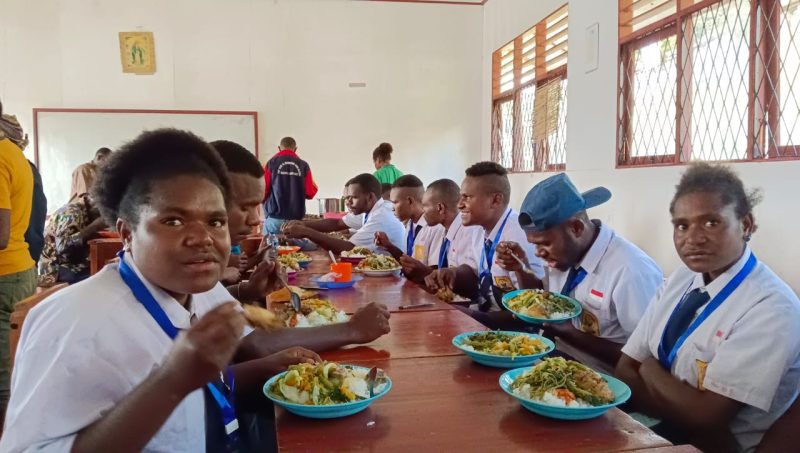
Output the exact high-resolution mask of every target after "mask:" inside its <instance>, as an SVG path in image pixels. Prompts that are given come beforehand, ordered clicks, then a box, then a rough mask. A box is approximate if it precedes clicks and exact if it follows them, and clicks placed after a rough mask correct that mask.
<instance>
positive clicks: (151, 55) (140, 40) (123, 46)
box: [119, 31, 156, 74]
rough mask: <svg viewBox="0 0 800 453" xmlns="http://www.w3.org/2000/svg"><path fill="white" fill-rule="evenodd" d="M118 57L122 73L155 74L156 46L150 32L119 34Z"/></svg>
mask: <svg viewBox="0 0 800 453" xmlns="http://www.w3.org/2000/svg"><path fill="white" fill-rule="evenodd" d="M119 56H120V61H121V62H122V72H124V73H131V74H153V73H155V72H156V45H155V40H154V39H153V33H152V32H144V31H137V32H120V33H119Z"/></svg>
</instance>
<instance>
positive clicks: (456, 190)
mask: <svg viewBox="0 0 800 453" xmlns="http://www.w3.org/2000/svg"><path fill="white" fill-rule="evenodd" d="M428 190H430V191H431V192H433V193H435V194H436V199H437V200H439V201H440V203H442V204H444V205H445V206H447V207H448V208H451V209H455V208H456V206H458V200H459V199H460V198H461V188H460V187H458V183H456V182H455V181H453V180H452V179H437V180H436V181H434V182H432V183H430V184H429V185H428Z"/></svg>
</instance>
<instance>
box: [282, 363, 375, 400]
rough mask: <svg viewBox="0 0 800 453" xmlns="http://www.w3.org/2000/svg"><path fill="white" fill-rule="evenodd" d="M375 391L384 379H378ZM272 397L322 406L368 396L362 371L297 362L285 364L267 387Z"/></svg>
mask: <svg viewBox="0 0 800 453" xmlns="http://www.w3.org/2000/svg"><path fill="white" fill-rule="evenodd" d="M375 387H376V393H378V392H380V391H382V390H383V388H384V387H385V382H384V383H381V382H380V381H378V383H377V384H376V386H375ZM269 393H270V395H272V396H273V397H275V398H277V399H279V400H283V401H286V402H289V403H293V404H304V405H310V406H324V405H332V404H343V403H350V402H353V401H361V400H366V399H368V398H369V388H368V386H367V380H366V371H364V370H360V369H353V368H350V367H348V366H345V365H340V364H337V363H334V362H327V361H324V362H319V363H315V364H310V363H301V364H298V365H291V366H289V369H288V371H287V372H286V374H284V375H283V376H281V377H280V378H279V379H277V380H276V381H275V382H274V383H273V384H272V386H270V388H269Z"/></svg>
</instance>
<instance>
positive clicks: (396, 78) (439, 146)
mask: <svg viewBox="0 0 800 453" xmlns="http://www.w3.org/2000/svg"><path fill="white" fill-rule="evenodd" d="M0 15H2V24H3V25H2V27H0V62H2V64H0V98H2V99H3V101H4V104H5V110H6V111H7V112H9V113H16V114H18V115H19V116H20V118H21V121H22V123H23V125H24V126H25V127H26V128H27V129H28V130H29V131H30V130H31V129H32V128H31V123H32V118H31V109H32V108H34V107H86V108H93V107H96V108H163V109H209V110H256V111H258V112H259V116H260V124H259V132H260V141H261V159H262V160H263V161H265V160H266V159H267V158H268V157H269V155H271V154H272V153H274V151H275V147H276V146H277V143H278V141H279V140H280V138H281V137H282V136H284V135H292V136H294V137H295V138H296V139H297V140H298V143H299V146H300V150H299V151H300V153H301V155H302V156H304V157H305V158H306V159H307V160H309V162H310V163H311V165H312V169H313V171H314V173H315V176H316V178H317V180H318V183H319V185H320V196H336V197H338V196H341V193H342V186H343V184H344V182H345V181H346V180H347V179H348V178H350V177H352V176H354V175H355V174H356V173H358V172H362V171H369V172H371V171H374V168H373V167H372V157H371V154H372V150H373V149H374V148H375V146H376V145H377V144H378V143H379V142H381V141H389V142H391V143H392V144H393V145H394V147H395V150H396V151H395V164H396V165H397V166H398V167H399V168H400V169H401V170H403V171H405V172H408V173H415V174H418V176H420V177H421V178H422V179H423V181H426V182H430V181H431V180H433V179H434V178H439V177H453V178H460V177H461V175H463V170H464V168H465V167H466V166H467V165H468V164H470V163H472V162H474V161H476V160H478V158H479V156H480V150H479V147H480V140H481V130H480V128H481V119H480V114H481V112H480V111H479V109H477V108H476V107H477V105H478V102H479V96H480V92H481V83H482V80H481V75H480V69H481V64H482V55H481V52H480V51H479V49H480V48H481V43H482V34H481V21H482V20H483V13H482V8H480V7H470V6H466V7H465V6H453V5H422V4H402V3H385V2H359V1H346V0H225V1H220V0H170V1H168V2H164V1H159V0H141V1H138V2H126V1H122V0H103V1H99V0H36V1H31V0H0ZM136 30H143V31H152V32H154V34H155V41H156V58H157V72H156V73H155V74H154V75H148V76H137V75H131V74H123V73H122V71H121V65H120V61H119V43H118V38H117V33H118V32H120V31H136ZM348 82H366V84H367V87H366V88H355V89H354V88H348ZM213 138H222V137H209V139H213ZM30 152H31V153H32V147H31V149H30Z"/></svg>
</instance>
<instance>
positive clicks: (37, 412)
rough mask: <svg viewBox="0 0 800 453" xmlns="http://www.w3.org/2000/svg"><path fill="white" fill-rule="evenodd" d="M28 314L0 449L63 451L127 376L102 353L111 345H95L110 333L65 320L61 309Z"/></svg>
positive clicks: (124, 389) (122, 391) (126, 384)
mask: <svg viewBox="0 0 800 453" xmlns="http://www.w3.org/2000/svg"><path fill="white" fill-rule="evenodd" d="M52 302H54V303H57V302H58V301H52ZM108 302H113V301H108ZM28 318H29V319H26V321H25V324H24V325H23V334H22V338H21V341H20V344H19V349H18V351H17V360H16V362H15V364H14V372H13V380H12V385H11V399H10V401H9V406H8V411H7V413H6V422H5V429H4V435H3V437H2V442H0V450H2V451H4V452H6V451H34V450H35V451H39V450H44V451H56V452H61V451H63V452H68V451H70V450H71V448H72V444H73V442H74V440H75V437H76V435H77V433H78V432H79V431H80V430H82V429H84V428H85V427H87V426H89V425H90V424H92V423H94V422H95V421H97V420H98V419H99V418H100V417H101V416H102V415H103V414H104V413H106V412H107V411H108V410H110V409H111V408H113V407H114V405H115V404H116V403H117V402H118V399H119V397H120V396H124V395H126V394H127V393H128V392H129V391H130V389H131V388H132V384H131V383H130V376H127V375H125V373H124V371H125V367H124V366H121V364H120V363H119V361H118V360H113V358H112V357H108V356H107V355H106V354H105V353H104V352H105V351H107V350H108V348H113V346H111V345H105V344H97V341H99V340H97V339H98V338H104V337H108V336H109V335H108V334H106V335H105V336H104V335H103V334H102V332H99V331H97V329H96V327H98V326H97V325H95V323H86V322H82V321H81V319H79V318H78V317H75V316H73V317H72V319H71V320H69V321H68V320H65V318H67V317H66V316H63V317H62V316H61V313H60V310H48V313H47V314H46V315H45V316H43V317H36V316H35V311H32V312H31V313H30V314H29V315H28ZM59 318H62V319H59ZM101 329H102V327H101Z"/></svg>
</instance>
